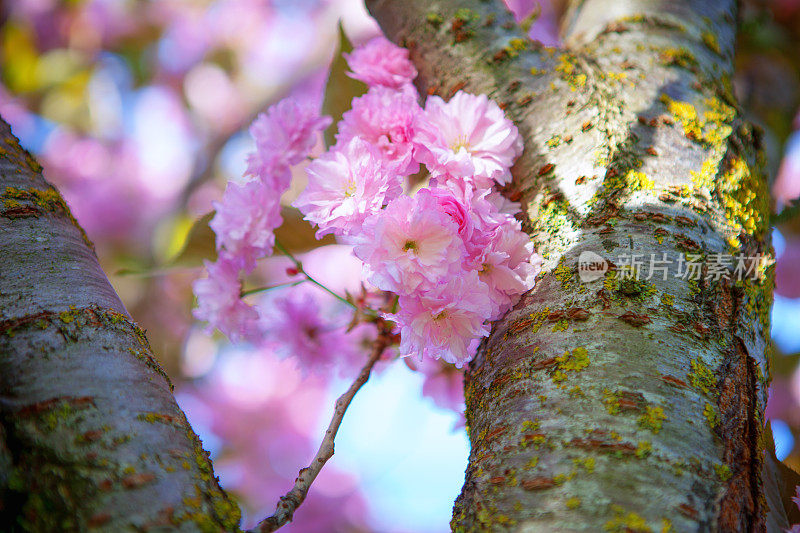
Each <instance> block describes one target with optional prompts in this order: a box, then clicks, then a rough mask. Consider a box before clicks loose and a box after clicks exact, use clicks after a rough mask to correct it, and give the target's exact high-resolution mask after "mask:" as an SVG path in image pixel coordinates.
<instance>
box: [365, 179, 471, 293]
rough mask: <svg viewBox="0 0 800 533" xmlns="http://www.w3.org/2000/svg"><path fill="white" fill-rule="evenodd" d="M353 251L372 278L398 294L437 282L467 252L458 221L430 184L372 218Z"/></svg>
mask: <svg viewBox="0 0 800 533" xmlns="http://www.w3.org/2000/svg"><path fill="white" fill-rule="evenodd" d="M354 252H355V254H356V257H358V258H359V259H361V260H362V261H364V263H365V264H366V271H367V279H368V281H369V282H370V283H372V284H373V285H375V286H376V287H377V288H379V289H382V290H388V291H393V292H395V293H397V294H411V293H412V292H413V291H415V290H417V289H420V288H425V287H428V286H429V285H432V284H436V283H438V282H439V281H440V280H442V279H444V278H445V277H447V276H448V275H449V274H451V273H453V272H455V271H457V270H460V269H461V261H462V260H463V258H464V257H465V255H466V250H465V249H464V244H463V242H462V241H461V239H460V238H459V235H458V226H457V225H456V223H455V222H454V221H453V220H452V219H451V218H450V216H449V215H448V214H447V213H445V212H444V211H443V210H442V209H441V208H440V207H439V203H438V202H437V200H436V198H434V196H433V195H432V194H431V192H430V191H429V190H427V189H422V190H420V191H419V192H418V193H417V194H416V195H415V196H414V197H413V198H410V197H408V196H401V197H400V198H397V199H396V200H394V201H393V202H391V203H390V204H389V205H388V206H387V207H386V209H385V210H384V211H382V212H380V213H378V214H376V215H374V216H372V217H370V218H369V219H367V220H366V221H365V223H364V233H363V234H362V235H360V236H359V237H358V239H357V243H356V247H355V249H354Z"/></svg>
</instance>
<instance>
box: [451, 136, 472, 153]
mask: <svg viewBox="0 0 800 533" xmlns="http://www.w3.org/2000/svg"><path fill="white" fill-rule="evenodd" d="M462 148H464V149H465V150H466V151H468V152H469V141H467V136H466V135H459V136H458V137H456V139H455V140H454V141H453V143H452V144H451V145H450V149H451V150H452V151H454V152H458V151H459V150H460V149H462Z"/></svg>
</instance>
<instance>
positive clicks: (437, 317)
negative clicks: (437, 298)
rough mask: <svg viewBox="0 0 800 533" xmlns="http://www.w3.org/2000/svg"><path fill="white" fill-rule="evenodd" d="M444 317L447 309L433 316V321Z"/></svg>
mask: <svg viewBox="0 0 800 533" xmlns="http://www.w3.org/2000/svg"><path fill="white" fill-rule="evenodd" d="M445 318H447V309H445V310H444V311H441V312H440V313H439V314H438V315H436V316H434V317H433V321H434V322H438V321H440V320H444V319H445Z"/></svg>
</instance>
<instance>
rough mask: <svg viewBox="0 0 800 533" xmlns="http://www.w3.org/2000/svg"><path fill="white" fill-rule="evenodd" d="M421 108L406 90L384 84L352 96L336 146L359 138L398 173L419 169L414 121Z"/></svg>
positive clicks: (341, 124)
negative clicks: (414, 142) (349, 108)
mask: <svg viewBox="0 0 800 533" xmlns="http://www.w3.org/2000/svg"><path fill="white" fill-rule="evenodd" d="M421 112H422V109H421V108H420V107H419V105H418V104H417V101H416V99H415V98H414V97H413V96H411V95H409V94H408V93H406V92H403V91H398V90H394V89H388V88H386V87H380V86H376V87H372V88H371V89H370V90H369V91H368V92H367V94H365V95H364V96H361V97H359V98H354V99H353V105H352V109H351V110H350V111H347V112H346V113H345V114H344V115H343V116H342V122H340V123H339V133H338V134H337V135H336V141H337V146H338V145H340V144H345V143H347V142H348V141H349V140H350V139H352V138H353V137H360V138H362V139H364V140H365V141H367V142H369V143H371V144H372V145H374V146H377V147H378V148H379V150H380V152H381V154H382V155H383V158H384V160H385V161H386V163H387V164H389V165H392V166H394V167H395V169H396V172H397V173H398V174H400V175H401V176H409V175H411V174H415V173H416V172H418V171H419V163H418V162H417V161H416V160H414V158H413V155H414V144H413V142H412V138H413V136H414V122H415V121H416V117H417V115H418V114H419V113H421Z"/></svg>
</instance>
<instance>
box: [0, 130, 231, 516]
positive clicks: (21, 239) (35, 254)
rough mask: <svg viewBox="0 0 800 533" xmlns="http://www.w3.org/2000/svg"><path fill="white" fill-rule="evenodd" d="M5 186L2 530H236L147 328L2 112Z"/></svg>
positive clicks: (1, 228) (0, 221) (0, 288)
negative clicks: (137, 320) (120, 295)
mask: <svg viewBox="0 0 800 533" xmlns="http://www.w3.org/2000/svg"><path fill="white" fill-rule="evenodd" d="M0 195H1V196H2V198H0V250H2V257H1V258H0V529H2V530H3V531H87V530H98V531H100V530H103V531H115V532H116V531H152V530H165V529H168V530H182V531H198V530H201V531H220V530H228V531H231V530H237V529H238V522H239V509H238V507H237V506H236V505H235V504H234V503H232V502H231V501H230V500H229V499H228V497H227V495H226V494H225V493H224V492H223V491H222V490H221V489H220V487H219V485H218V483H217V479H216V478H215V477H214V473H213V470H212V467H211V463H210V462H209V459H208V454H207V453H206V452H205V451H204V450H203V449H202V447H201V444H200V440H199V439H198V438H197V436H196V435H195V433H194V432H193V431H192V429H191V427H190V426H189V424H188V423H187V421H186V418H185V416H184V414H183V412H182V411H181V410H180V408H179V407H178V406H177V404H176V403H175V400H174V399H173V396H172V385H171V383H170V381H169V378H168V377H167V375H166V374H165V373H164V371H163V370H162V369H161V367H160V365H159V364H158V362H157V361H156V360H155V358H154V357H153V353H152V351H151V349H150V346H149V344H148V342H147V339H146V337H145V334H144V332H143V331H142V329H141V328H139V326H137V325H136V323H134V322H133V320H132V319H131V317H130V316H129V314H128V312H127V311H126V310H125V307H124V306H123V304H122V302H121V301H120V300H119V298H118V297H117V295H116V293H115V292H114V290H113V288H112V287H111V285H110V284H109V282H108V280H107V279H106V276H105V275H104V274H103V271H102V270H101V268H100V265H99V264H98V262H97V258H96V256H95V254H94V250H93V247H92V244H91V242H89V240H88V238H87V237H86V235H85V234H84V233H83V231H82V230H81V229H80V227H79V226H78V225H77V223H76V222H75V220H74V219H73V218H72V215H71V214H70V211H69V209H68V207H67V205H66V204H65V202H64V200H63V199H62V198H61V195H60V194H59V193H58V192H57V191H56V190H55V189H54V188H53V187H52V186H51V185H50V184H49V183H47V182H46V181H45V180H44V178H43V177H42V174H41V167H39V165H38V164H37V163H36V162H35V161H34V159H33V158H32V157H31V156H30V154H29V153H27V152H26V151H25V150H23V149H22V148H21V147H20V146H19V143H18V142H17V139H16V138H15V137H14V136H13V135H12V134H11V129H10V128H9V126H8V125H7V124H6V123H5V122H3V121H2V120H0ZM143 209H146V206H143Z"/></svg>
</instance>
